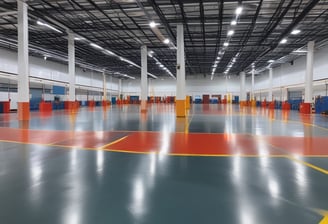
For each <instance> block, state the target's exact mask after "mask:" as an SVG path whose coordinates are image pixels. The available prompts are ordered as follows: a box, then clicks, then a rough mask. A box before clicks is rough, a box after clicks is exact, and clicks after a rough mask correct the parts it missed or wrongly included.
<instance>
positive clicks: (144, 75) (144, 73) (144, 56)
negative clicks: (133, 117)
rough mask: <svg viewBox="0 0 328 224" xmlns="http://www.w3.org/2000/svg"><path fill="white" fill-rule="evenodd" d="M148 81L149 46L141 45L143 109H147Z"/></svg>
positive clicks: (144, 110) (143, 110)
mask: <svg viewBox="0 0 328 224" xmlns="http://www.w3.org/2000/svg"><path fill="white" fill-rule="evenodd" d="M147 100H148V83H147V46H141V111H142V112H146V111H147Z"/></svg>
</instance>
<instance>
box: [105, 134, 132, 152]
mask: <svg viewBox="0 0 328 224" xmlns="http://www.w3.org/2000/svg"><path fill="white" fill-rule="evenodd" d="M127 137H128V135H127V136H124V137H122V138H120V139H117V140H115V141H113V142H110V143H108V144H106V145H103V146H101V147H100V148H101V149H103V148H105V147H107V146H110V145H114V144H116V143H118V142H120V141H123V140H124V139H126V138H127Z"/></svg>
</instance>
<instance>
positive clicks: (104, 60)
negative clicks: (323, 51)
mask: <svg viewBox="0 0 328 224" xmlns="http://www.w3.org/2000/svg"><path fill="white" fill-rule="evenodd" d="M2 2H3V3H1V4H0V39H2V42H0V44H1V46H3V47H12V46H14V44H15V42H17V26H16V23H17V20H16V14H15V13H11V12H13V11H15V10H16V1H15V0H4V1H2ZM27 3H28V5H29V24H30V27H29V38H30V44H31V48H32V46H33V47H34V48H37V49H39V50H40V49H43V51H32V53H33V54H36V55H39V56H43V55H44V54H45V53H44V52H48V53H49V56H51V54H55V55H57V56H58V57H60V55H64V56H66V55H67V34H66V31H65V29H64V28H63V27H67V28H68V29H69V30H71V31H73V32H74V33H75V34H77V35H78V36H79V37H83V38H85V39H86V40H79V41H76V58H77V60H79V62H80V63H85V64H88V65H90V66H96V67H98V68H106V69H107V70H109V71H113V73H114V72H116V73H115V74H118V73H124V74H128V75H131V76H134V77H140V69H138V68H136V67H134V66H129V65H128V64H127V63H126V62H124V61H122V60H120V59H119V58H118V57H113V56H110V55H108V54H104V53H103V52H102V51H99V49H95V48H93V47H91V46H90V42H92V43H95V44H97V45H99V46H101V47H103V48H105V49H107V50H110V51H112V52H114V53H115V54H117V55H120V56H122V57H124V58H126V59H128V60H130V61H132V62H134V63H136V64H139V65H140V47H141V45H147V46H148V48H149V51H150V50H151V51H153V52H154V54H153V55H154V56H156V58H157V59H158V60H159V61H160V62H161V63H162V64H163V65H164V66H165V67H167V68H168V69H169V70H170V71H171V72H172V73H174V74H175V65H176V54H175V49H174V48H172V47H169V45H166V44H164V43H163V42H162V40H161V39H160V38H159V37H158V34H157V33H156V32H155V31H154V30H152V29H151V28H150V27H149V22H150V20H153V21H155V22H156V23H159V25H158V30H159V31H160V33H161V34H162V35H163V36H164V37H166V38H169V39H170V40H171V42H173V44H175V37H176V36H175V35H176V24H177V23H183V24H184V29H185V53H186V73H187V74H186V75H187V77H188V76H192V75H196V74H197V75H198V74H202V75H204V76H207V75H210V74H211V71H212V69H213V65H214V62H215V61H216V60H217V65H216V67H215V74H214V75H215V76H219V75H224V72H225V71H226V70H227V67H228V66H229V65H231V66H230V67H231V68H229V74H230V73H231V74H238V73H239V72H241V71H243V70H246V71H249V70H250V69H251V67H252V64H255V67H256V68H263V67H266V66H267V65H268V61H269V60H275V61H276V62H277V63H278V62H279V63H280V62H286V61H288V60H294V59H295V57H297V55H295V54H293V51H294V50H296V49H298V48H301V47H303V46H305V45H306V43H307V42H308V41H310V40H314V41H316V42H322V41H324V40H326V39H327V38H328V27H327V19H328V0H244V1H240V0H225V1H223V0H219V1H213V0H199V1H195V0H66V1H64V0H63V1H60V0H51V1H50V0H28V1H27ZM238 6H242V7H243V11H242V13H241V14H240V15H239V16H236V14H235V10H236V8H237V7H238ZM234 19H237V24H236V25H231V21H232V20H234ZM37 21H42V22H44V23H48V24H50V25H51V26H54V27H55V28H57V29H59V30H61V31H62V33H58V32H55V31H53V30H51V29H49V28H47V27H42V26H39V25H38V24H37ZM296 28H297V29H300V30H301V33H299V34H298V35H291V31H292V30H294V29H296ZM230 30H234V34H233V35H232V36H227V34H228V32H229V31H230ZM284 38H287V43H286V44H281V43H280V42H281V40H282V39H284ZM4 41H5V42H4ZM225 41H229V46H227V47H224V46H223V44H224V42H225ZM9 43H12V44H13V45H12V46H11V45H10V44H9ZM40 52H42V53H40ZM220 53H222V54H220ZM291 54H293V56H290V55H291ZM287 55H289V56H288V57H286V56H287ZM218 56H219V58H220V59H216V58H217V57H218ZM58 57H57V58H52V59H51V60H57V61H60V59H59V58H58ZM281 58H284V60H282V59H281ZM278 59H280V60H278ZM148 61H149V63H148V64H149V67H148V71H149V72H150V73H152V74H154V75H156V76H159V77H161V78H163V77H169V76H168V74H167V73H166V72H165V70H163V69H162V68H160V67H159V66H158V65H157V64H156V61H155V60H152V59H151V58H149V59H148ZM232 61H233V62H234V63H232ZM232 64H233V65H232ZM115 74H114V76H115ZM117 77H120V76H119V75H118V76H117Z"/></svg>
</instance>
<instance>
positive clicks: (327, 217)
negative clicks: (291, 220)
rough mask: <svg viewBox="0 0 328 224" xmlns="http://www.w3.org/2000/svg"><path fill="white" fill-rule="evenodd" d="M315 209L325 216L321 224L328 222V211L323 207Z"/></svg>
mask: <svg viewBox="0 0 328 224" xmlns="http://www.w3.org/2000/svg"><path fill="white" fill-rule="evenodd" d="M314 211H315V212H317V213H318V214H320V215H322V216H323V219H322V220H321V221H320V222H319V224H328V211H325V210H322V209H315V210H314Z"/></svg>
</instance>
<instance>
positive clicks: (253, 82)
mask: <svg viewBox="0 0 328 224" xmlns="http://www.w3.org/2000/svg"><path fill="white" fill-rule="evenodd" d="M254 90H255V69H252V91H251V100H255V94H254Z"/></svg>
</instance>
